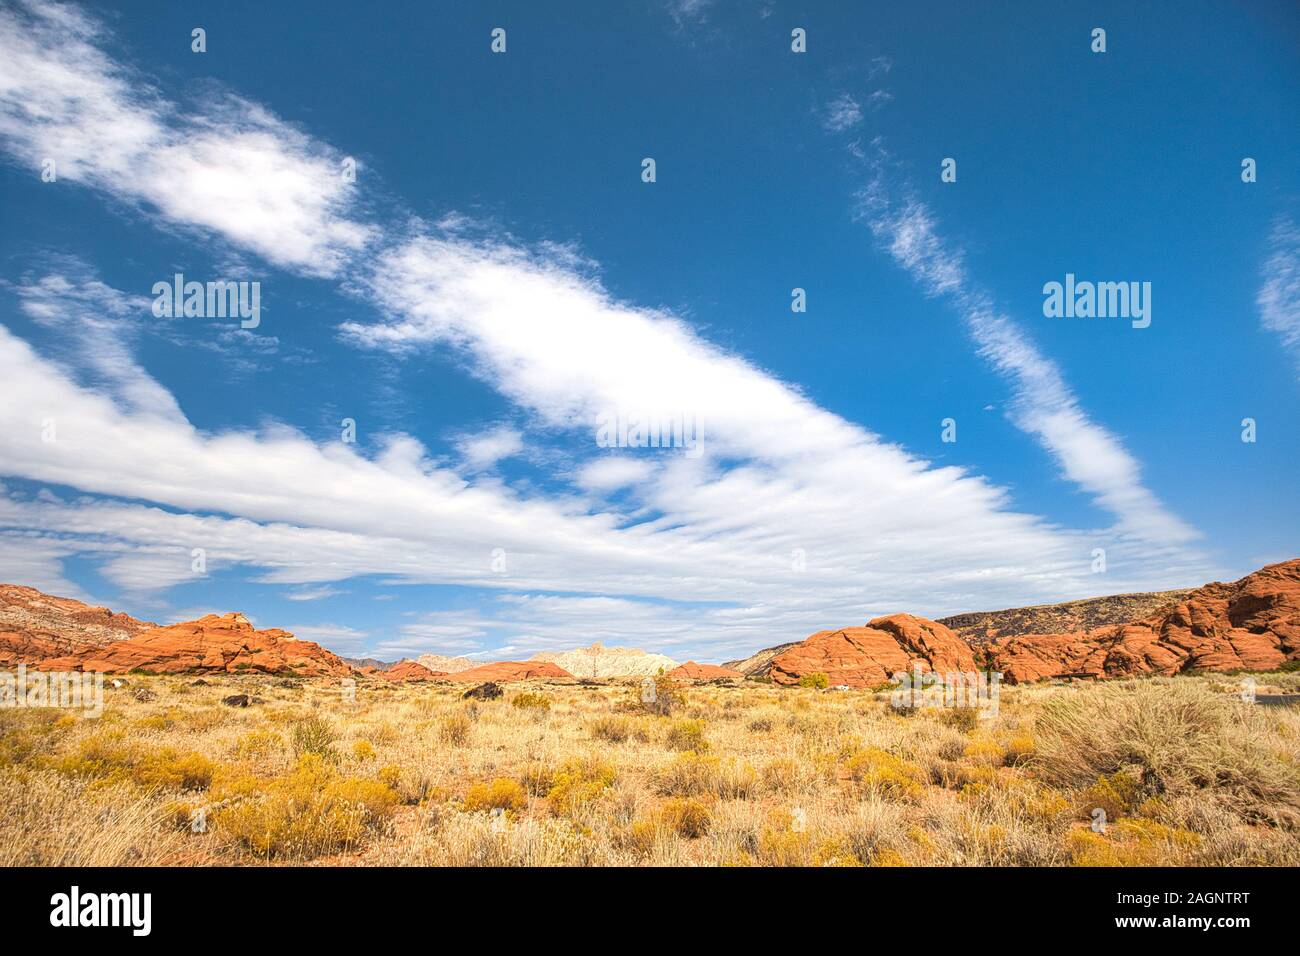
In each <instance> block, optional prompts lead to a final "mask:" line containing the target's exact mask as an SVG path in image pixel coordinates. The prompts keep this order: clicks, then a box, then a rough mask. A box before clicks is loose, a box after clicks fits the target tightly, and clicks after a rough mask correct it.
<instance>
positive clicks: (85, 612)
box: [0, 584, 157, 667]
mask: <svg viewBox="0 0 1300 956" xmlns="http://www.w3.org/2000/svg"><path fill="white" fill-rule="evenodd" d="M156 626H157V625H155V624H151V623H150V622H148V621H137V620H136V619H135V618H133V617H130V616H128V615H126V614H114V613H113V612H112V611H110V610H109V609H108V608H104V607H91V606H90V605H88V604H82V603H81V602H80V601H74V600H72V599H71V598H61V597H54V596H52V595H49V594H44V593H42V592H40V591H38V590H36V589H35V588H28V587H23V586H21V585H18V584H0V666H3V667H13V666H17V665H18V664H35V663H36V662H38V661H41V660H44V659H46V658H48V657H63V656H65V655H67V654H75V653H79V652H80V651H83V650H85V649H87V648H90V647H99V646H101V645H104V644H111V643H112V642H113V641H121V640H125V639H127V638H129V637H134V636H135V635H136V634H139V633H140V632H141V631H146V630H148V629H149V628H151V627H156Z"/></svg>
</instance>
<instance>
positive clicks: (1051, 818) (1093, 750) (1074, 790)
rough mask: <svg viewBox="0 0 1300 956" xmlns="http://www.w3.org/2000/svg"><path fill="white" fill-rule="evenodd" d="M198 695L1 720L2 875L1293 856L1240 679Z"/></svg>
mask: <svg viewBox="0 0 1300 956" xmlns="http://www.w3.org/2000/svg"><path fill="white" fill-rule="evenodd" d="M206 680H207V681H208V685H207V686H201V687H194V686H192V685H191V683H190V679H188V678H182V677H132V678H131V685H132V686H131V687H130V688H123V689H121V690H111V689H110V690H109V691H108V692H107V695H106V696H107V700H106V707H105V711H104V714H103V715H102V717H100V718H98V719H92V718H87V717H82V716H80V715H78V714H75V713H73V712H66V711H55V710H4V711H0V865H11V864H22V863H28V864H38V865H44V864H51V865H52V864H73V865H94V864H106V865H130V864H164V865H172V864H204V863H210V864H227V863H235V864H275V863H280V862H295V861H303V860H312V861H316V862H319V863H324V864H338V865H368V864H380V865H385V864H397V865H561V864H568V865H642V864H655V865H729V866H743V865H760V866H761V865H779V866H899V865H915V864H927V865H989V866H1015V865H1030V864H1038V865H1063V866H1064V865H1129V866H1132V865H1157V864H1173V865H1180V864H1208V865H1231V864H1238V865H1240V864H1248V865H1283V864H1285V865H1296V864H1300V713H1297V712H1295V711H1293V710H1290V709H1284V708H1264V707H1257V706H1251V705H1248V704H1245V703H1243V702H1241V701H1240V700H1239V699H1238V697H1237V695H1236V693H1235V690H1236V687H1237V685H1236V684H1235V683H1234V681H1233V680H1231V679H1227V678H1221V677H1220V678H1214V677H1196V676H1189V677H1180V678H1176V679H1151V680H1140V681H1125V682H1117V683H1114V684H1109V685H1086V686H1083V685H1074V686H1037V687H1010V688H1004V689H1003V693H1002V699H1001V709H1000V713H999V715H998V716H996V717H993V718H990V719H980V718H978V717H977V716H975V715H973V714H970V713H959V712H953V711H943V710H926V709H923V710H921V711H920V712H919V713H914V714H910V715H907V716H904V715H902V714H900V713H898V712H896V711H894V710H893V709H891V708H890V706H889V702H888V693H887V692H876V693H873V692H870V691H826V690H821V689H817V688H790V689H778V688H773V687H770V686H766V685H762V684H752V683H751V684H745V685H743V686H739V687H722V686H700V687H690V688H686V689H672V690H673V692H674V693H675V694H676V695H677V699H676V700H674V701H672V703H671V710H672V712H671V713H670V714H663V713H659V712H658V711H660V710H662V709H664V708H662V707H660V706H658V705H657V704H656V705H654V706H650V705H643V704H642V703H641V702H640V699H639V693H640V689H639V684H637V683H635V682H628V683H626V684H624V683H620V682H616V681H609V682H604V683H601V684H599V685H595V686H583V685H578V684H576V683H566V682H542V681H532V682H528V683H527V684H526V685H516V686H513V687H512V688H511V689H510V691H509V692H508V693H507V695H506V696H505V697H504V698H502V699H500V700H497V701H487V702H476V703H472V704H471V703H466V702H463V701H461V700H460V698H459V693H460V690H461V688H459V687H457V686H455V685H444V684H398V685H392V684H388V683H386V682H383V681H361V682H360V683H359V685H358V687H357V689H356V695H355V701H349V700H348V699H346V698H345V696H344V694H343V693H342V691H341V689H340V688H339V687H337V686H334V685H331V684H330V683H328V682H323V681H321V682H314V681H307V682H302V683H300V684H295V685H293V686H287V685H282V683H281V682H280V681H278V680H276V679H274V678H258V677H252V676H247V677H225V678H222V677H208V678H206ZM1259 680H1260V683H1261V684H1272V685H1274V686H1276V685H1278V684H1279V683H1282V684H1288V682H1291V683H1294V682H1295V681H1296V680H1297V678H1296V675H1267V676H1261V677H1260V678H1259ZM140 685H145V686H147V687H148V689H150V690H151V691H153V695H154V696H153V698H152V699H150V700H145V701H141V700H137V699H136V697H135V695H134V693H133V692H134V690H136V689H138V688H139V687H140ZM1288 686H1289V685H1288ZM1291 689H1294V688H1291ZM234 692H249V693H253V694H255V695H256V696H258V697H259V698H261V699H262V703H259V704H255V705H254V706H251V707H248V708H246V709H230V708H225V707H222V706H221V705H220V703H219V702H220V699H221V698H222V697H223V696H226V695H229V694H231V693H234ZM1097 808H1101V809H1102V810H1104V812H1105V820H1106V826H1105V828H1104V832H1096V831H1094V829H1092V821H1093V819H1094V813H1095V811H1096V809H1097Z"/></svg>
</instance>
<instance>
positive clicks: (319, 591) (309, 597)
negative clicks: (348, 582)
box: [284, 587, 347, 601]
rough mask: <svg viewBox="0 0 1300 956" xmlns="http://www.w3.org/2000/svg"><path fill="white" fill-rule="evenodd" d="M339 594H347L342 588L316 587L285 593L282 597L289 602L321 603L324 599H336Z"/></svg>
mask: <svg viewBox="0 0 1300 956" xmlns="http://www.w3.org/2000/svg"><path fill="white" fill-rule="evenodd" d="M340 594H347V591H344V590H343V589H342V588H331V587H318V588H299V589H297V590H296V591H286V592H285V593H284V596H285V598H286V599H288V600H290V601H321V600H324V599H325V598H332V597H338V596H339V595H340Z"/></svg>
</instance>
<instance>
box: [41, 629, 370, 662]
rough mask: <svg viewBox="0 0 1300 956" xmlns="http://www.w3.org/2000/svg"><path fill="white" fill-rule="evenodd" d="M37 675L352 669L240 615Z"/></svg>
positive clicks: (149, 635) (107, 649) (152, 635)
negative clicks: (258, 627) (257, 626)
mask: <svg viewBox="0 0 1300 956" xmlns="http://www.w3.org/2000/svg"><path fill="white" fill-rule="evenodd" d="M39 667H40V669H41V670H79V671H103V672H105V673H122V672H124V671H130V670H142V671H147V672H150V673H156V674H180V673H189V672H199V673H211V672H227V673H240V672H249V673H262V674H298V675H301V676H304V677H326V676H338V677H346V676H348V675H350V674H352V667H351V665H349V664H348V663H346V662H345V661H344V660H343V658H341V657H339V656H338V655H336V654H334V653H332V652H330V651H327V650H325V648H323V647H321V646H320V645H319V644H314V643H312V642H311V641H300V640H298V639H297V638H295V637H294V636H293V635H292V634H290V633H289V632H288V631H281V630H278V629H276V628H271V629H269V630H265V631H257V630H254V629H253V625H252V624H250V623H249V622H248V619H247V618H246V617H244V616H243V615H242V614H224V615H216V614H209V615H208V616H207V617H202V618H199V620H197V621H187V622H186V623H184V624H173V625H171V626H170V627H157V628H154V629H152V630H148V631H144V632H143V633H141V634H138V635H137V636H135V637H133V638H131V639H130V640H125V641H117V642H116V643H113V644H108V645H105V646H104V647H97V648H90V649H86V650H83V651H80V652H79V653H76V654H70V655H67V656H65V657H54V658H48V659H46V660H44V661H41V662H40V664H39Z"/></svg>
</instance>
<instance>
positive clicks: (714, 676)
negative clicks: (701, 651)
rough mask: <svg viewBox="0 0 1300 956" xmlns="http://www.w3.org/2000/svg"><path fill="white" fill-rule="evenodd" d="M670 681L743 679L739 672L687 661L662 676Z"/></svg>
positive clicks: (715, 665) (714, 665)
mask: <svg viewBox="0 0 1300 956" xmlns="http://www.w3.org/2000/svg"><path fill="white" fill-rule="evenodd" d="M664 676H665V677H667V678H670V679H671V680H718V679H719V678H725V677H744V676H745V675H744V674H742V673H741V672H740V671H733V670H731V669H730V668H726V667H719V666H718V665H717V664H697V663H695V661H687V662H686V663H685V664H682V665H680V666H678V667H674V668H673V669H672V670H670V671H669V672H668V673H667V674H665V675H664Z"/></svg>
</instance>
